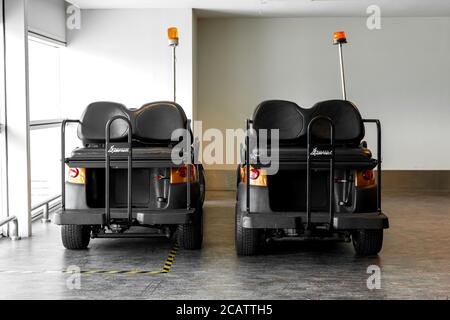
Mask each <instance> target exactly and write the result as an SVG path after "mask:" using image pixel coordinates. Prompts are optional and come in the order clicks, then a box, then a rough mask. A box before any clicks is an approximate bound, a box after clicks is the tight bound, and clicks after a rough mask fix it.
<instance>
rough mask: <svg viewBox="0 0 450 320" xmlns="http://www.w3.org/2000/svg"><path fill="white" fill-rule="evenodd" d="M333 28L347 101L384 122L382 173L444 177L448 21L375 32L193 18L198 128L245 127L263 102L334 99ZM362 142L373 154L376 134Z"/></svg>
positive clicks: (386, 26)
mask: <svg viewBox="0 0 450 320" xmlns="http://www.w3.org/2000/svg"><path fill="white" fill-rule="evenodd" d="M338 30H345V31H346V32H347V35H348V39H349V42H350V43H349V44H348V45H346V47H345V48H344V59H345V66H346V73H347V96H348V99H349V100H351V101H353V102H355V103H356V104H357V106H358V107H359V109H360V111H361V114H362V115H363V117H365V118H379V119H380V120H381V121H382V127H383V134H384V136H383V154H384V168H386V169H436V170H437V169H443V170H447V169H450V139H449V137H450V89H449V88H450V54H449V53H450V18H384V19H383V20H382V29H381V30H376V31H370V30H368V29H367V28H366V20H365V19H362V18H289V19H288V18H284V19H283V18H262V19H251V18H228V19H226V18H224V19H200V20H199V22H198V106H197V114H198V118H199V119H200V120H203V121H204V123H203V127H204V129H205V128H211V127H214V128H219V129H222V130H224V129H225V128H238V127H241V128H242V127H244V124H245V119H246V118H247V117H250V116H251V114H252V112H253V110H254V108H255V107H256V105H257V104H258V103H259V102H261V101H263V100H265V99H286V100H292V101H295V102H297V103H298V104H299V105H301V106H303V107H310V106H312V105H313V104H314V103H315V102H317V101H320V100H325V99H332V98H340V97H341V92H340V83H339V64H338V54H337V48H336V47H334V46H333V45H332V44H331V36H332V32H333V31H338ZM372 130H373V129H372ZM368 136H369V142H370V143H371V145H372V147H373V150H375V148H374V147H375V144H374V142H375V140H374V139H373V138H374V137H375V135H374V134H371V133H370V134H369V135H368ZM216 168H227V169H231V168H233V169H234V166H222V167H220V166H217V167H216Z"/></svg>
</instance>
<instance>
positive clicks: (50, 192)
mask: <svg viewBox="0 0 450 320" xmlns="http://www.w3.org/2000/svg"><path fill="white" fill-rule="evenodd" d="M59 55H60V48H58V47H56V46H55V45H54V44H47V43H44V42H42V41H34V40H32V39H29V41H28V59H29V60H28V61H29V62H28V63H29V90H30V107H29V111H30V124H32V125H33V126H32V127H31V128H30V129H31V130H30V163H31V205H32V206H36V205H37V204H39V203H42V202H44V201H47V200H48V199H50V198H53V197H54V196H56V195H59V194H60V193H61V187H60V170H59V168H60V127H59V124H57V123H56V125H55V124H53V126H48V125H42V126H36V125H35V124H36V123H41V124H45V123H48V122H53V123H54V122H55V119H60V118H61V103H60V59H59V58H60V57H59Z"/></svg>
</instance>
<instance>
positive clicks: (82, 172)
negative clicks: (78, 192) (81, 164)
mask: <svg viewBox="0 0 450 320" xmlns="http://www.w3.org/2000/svg"><path fill="white" fill-rule="evenodd" d="M68 182H70V183H76V184H85V183H86V168H69V178H68Z"/></svg>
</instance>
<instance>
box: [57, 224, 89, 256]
mask: <svg viewBox="0 0 450 320" xmlns="http://www.w3.org/2000/svg"><path fill="white" fill-rule="evenodd" d="M61 239H62V243H63V245H64V247H66V248H67V249H71V250H81V249H86V248H87V246H88V245H89V241H90V240H91V228H90V226H84V225H75V224H69V225H63V226H62V227H61Z"/></svg>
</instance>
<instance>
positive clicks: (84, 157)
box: [67, 101, 192, 163]
mask: <svg viewBox="0 0 450 320" xmlns="http://www.w3.org/2000/svg"><path fill="white" fill-rule="evenodd" d="M114 116H122V117H126V118H127V119H129V120H130V122H131V132H132V149H133V159H134V160H160V161H167V162H169V161H172V151H173V150H174V147H175V146H176V145H177V144H178V143H179V142H181V141H183V140H184V139H186V131H185V130H182V131H179V134H177V135H174V132H177V131H176V130H177V129H186V128H187V118H186V114H185V113H184V110H183V108H182V107H181V106H180V105H178V104H176V103H174V102H166V101H161V102H152V103H148V104H145V105H143V106H142V107H140V108H138V109H128V108H126V107H125V106H124V105H122V104H119V103H115V102H103V101H102V102H94V103H91V104H90V105H89V106H88V107H87V108H86V109H85V111H84V113H83V115H82V117H81V119H80V124H79V126H78V137H79V139H80V140H81V141H82V143H83V147H82V148H77V149H75V150H73V151H72V154H71V157H70V158H69V159H67V160H68V162H77V163H80V162H86V161H105V158H106V157H105V144H106V136H105V129H106V124H107V123H108V121H109V120H110V119H112V118H113V117H114ZM128 134H129V128H128V126H127V124H126V122H125V121H123V120H121V119H117V120H115V121H114V122H113V123H112V124H111V131H110V141H111V142H112V143H114V142H127V138H128ZM189 134H190V138H191V141H192V132H191V131H190V130H189ZM178 150H179V148H177V151H178ZM178 153H179V154H180V151H178ZM112 157H114V159H115V160H116V161H117V160H122V159H123V160H124V161H126V160H127V154H126V153H118V154H114V155H113V156H112Z"/></svg>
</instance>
